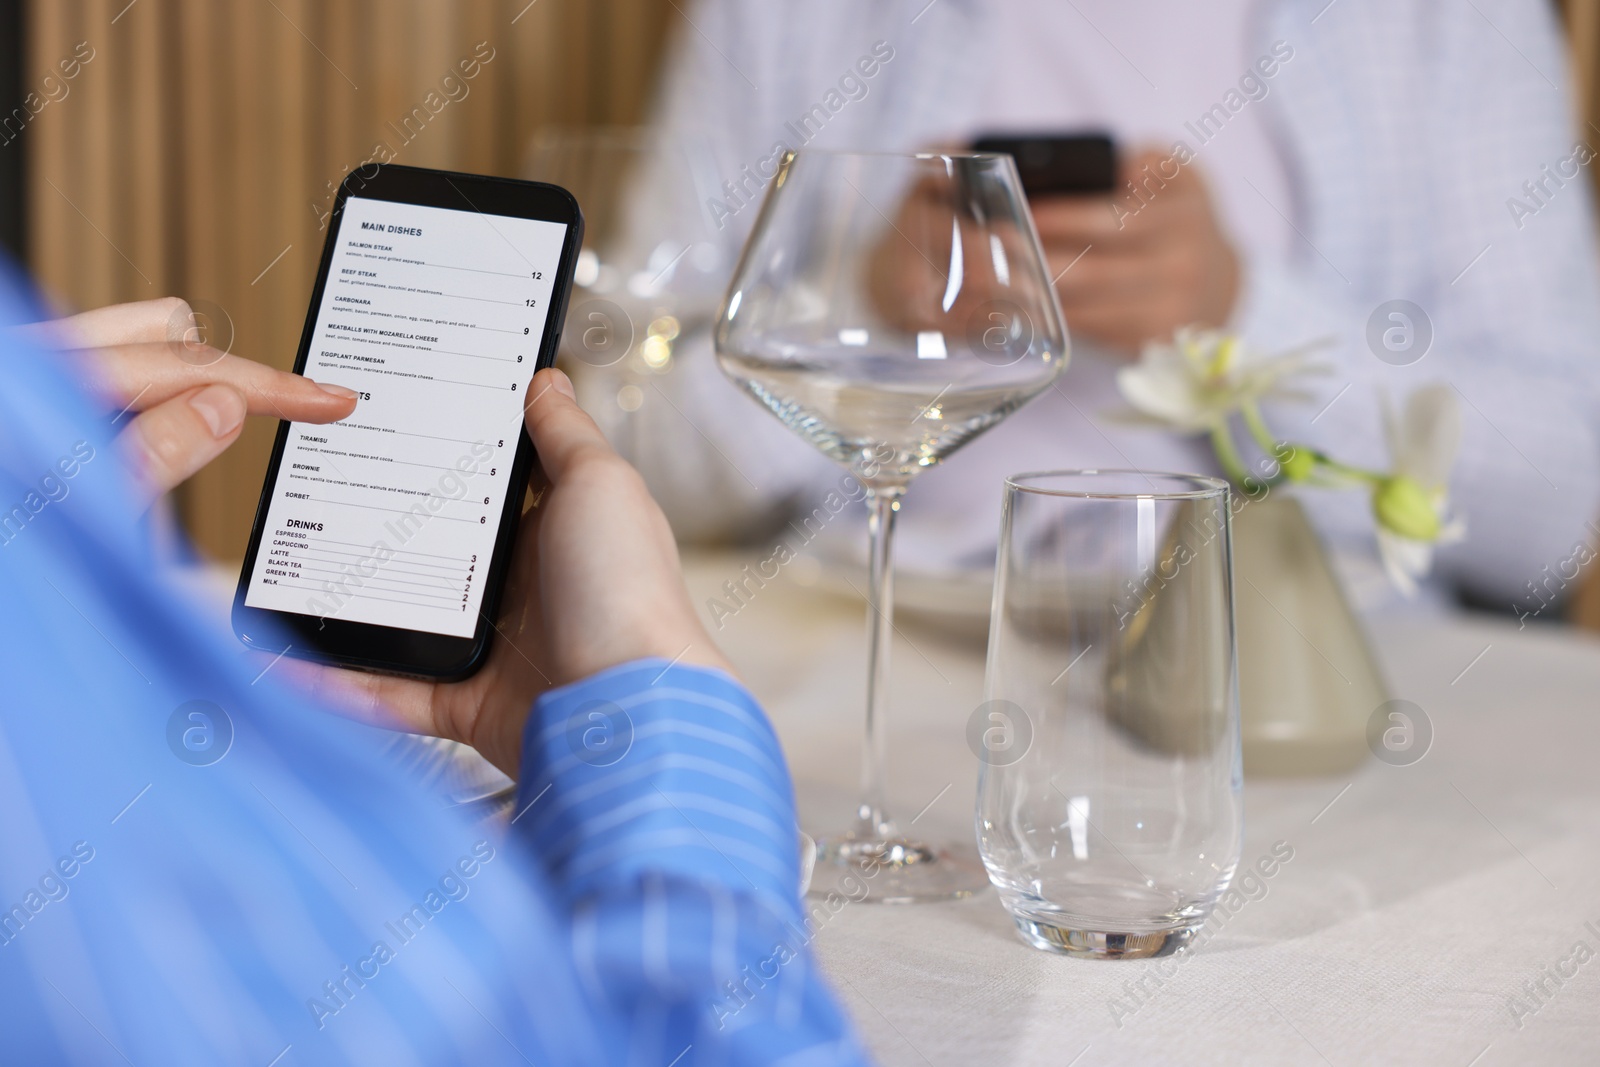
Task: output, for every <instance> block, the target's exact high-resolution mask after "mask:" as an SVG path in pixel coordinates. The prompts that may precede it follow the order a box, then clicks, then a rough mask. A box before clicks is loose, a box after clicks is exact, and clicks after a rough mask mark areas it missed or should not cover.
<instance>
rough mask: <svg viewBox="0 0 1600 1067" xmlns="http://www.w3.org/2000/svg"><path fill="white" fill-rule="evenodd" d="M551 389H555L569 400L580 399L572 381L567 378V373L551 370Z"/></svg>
mask: <svg viewBox="0 0 1600 1067" xmlns="http://www.w3.org/2000/svg"><path fill="white" fill-rule="evenodd" d="M550 388H552V389H554V390H555V391H556V392H558V393H560V394H561V395H562V396H564V397H566V398H567V399H568V400H576V399H578V394H577V392H576V391H574V389H573V388H572V379H571V378H568V377H567V372H566V371H563V370H556V369H555V368H553V367H552V368H551V370H550Z"/></svg>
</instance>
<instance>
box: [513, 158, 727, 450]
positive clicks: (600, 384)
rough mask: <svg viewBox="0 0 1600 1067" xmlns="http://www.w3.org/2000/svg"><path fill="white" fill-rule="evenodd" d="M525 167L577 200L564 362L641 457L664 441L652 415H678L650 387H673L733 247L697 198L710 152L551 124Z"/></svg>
mask: <svg viewBox="0 0 1600 1067" xmlns="http://www.w3.org/2000/svg"><path fill="white" fill-rule="evenodd" d="M523 174H524V175H525V176H526V177H529V178H534V179H537V180H539V181H547V182H553V183H555V184H557V185H560V186H563V187H565V188H566V189H568V190H569V191H571V192H572V194H573V195H574V196H576V197H577V198H578V203H580V204H581V205H583V215H584V236H583V248H582V250H581V251H580V252H579V254H578V262H577V268H576V270H575V272H574V275H573V286H574V291H573V294H572V299H571V302H570V304H569V306H568V308H567V318H566V324H565V326H564V328H563V329H562V332H561V365H562V366H563V368H565V369H566V370H567V371H568V372H569V374H570V375H571V377H572V379H573V382H574V384H575V385H576V386H577V389H578V395H579V399H580V400H581V401H582V402H583V405H584V408H585V409H586V410H588V411H589V412H591V413H592V414H593V415H594V416H595V419H596V421H598V422H599V423H600V426H601V429H602V430H603V431H604V432H605V434H606V436H607V438H608V439H609V440H610V441H611V444H612V446H613V447H615V448H616V449H617V451H618V452H620V453H621V454H622V455H623V456H624V457H626V458H627V459H628V460H629V461H630V462H632V463H633V464H634V465H635V466H647V465H648V461H649V460H650V459H651V458H652V457H653V456H654V455H655V454H656V453H658V452H659V444H660V442H661V441H663V440H670V439H672V434H671V433H670V432H669V431H668V430H663V429H661V428H660V427H659V426H657V425H656V421H657V420H659V419H665V420H668V421H675V420H677V419H678V418H679V416H678V415H677V414H676V413H675V412H674V411H672V409H671V408H670V407H668V406H665V405H660V404H655V405H652V404H650V403H649V400H650V394H651V393H652V392H653V391H655V390H657V389H663V388H665V389H666V390H667V391H668V392H670V391H671V389H672V382H671V378H670V376H671V375H672V373H673V370H674V368H675V366H676V363H677V357H678V354H679V351H680V349H682V348H683V346H684V345H686V344H688V343H690V342H691V341H692V340H694V339H695V338H696V336H697V335H699V337H700V339H701V340H703V339H704V333H705V331H707V330H709V329H710V326H711V322H712V317H713V316H714V315H715V314H716V310H717V302H718V301H719V300H720V299H721V298H722V294H723V291H724V290H725V289H726V288H727V284H728V274H729V272H730V270H731V269H732V266H733V259H734V256H735V254H736V253H737V251H738V247H737V244H736V243H734V241H733V238H732V236H731V231H727V230H725V229H719V228H718V227H717V226H716V225H715V224H714V223H713V221H712V218H711V216H710V215H709V214H708V213H707V211H706V208H705V206H704V205H705V203H706V202H707V200H708V199H710V200H718V199H720V196H721V194H720V192H719V191H718V190H717V188H716V180H715V168H714V167H713V166H712V155H711V150H710V148H709V146H708V145H706V144H705V143H704V141H703V140H702V139H701V138H699V137H697V136H695V135H693V134H691V133H687V132H684V133H678V132H667V131H663V130H656V129H651V128H645V127H630V126H599V127H582V128H572V129H563V128H550V129H545V130H541V131H540V132H539V133H538V134H536V135H535V136H534V138H533V141H532V143H531V144H530V146H529V148H528V154H527V158H526V161H525V162H524V164H523ZM673 429H675V426H674V427H673Z"/></svg>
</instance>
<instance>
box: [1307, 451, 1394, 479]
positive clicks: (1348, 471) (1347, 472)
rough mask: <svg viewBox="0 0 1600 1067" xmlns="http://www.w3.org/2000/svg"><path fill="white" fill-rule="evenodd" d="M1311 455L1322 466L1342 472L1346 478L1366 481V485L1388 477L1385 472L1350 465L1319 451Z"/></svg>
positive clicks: (1337, 472)
mask: <svg viewBox="0 0 1600 1067" xmlns="http://www.w3.org/2000/svg"><path fill="white" fill-rule="evenodd" d="M1313 455H1315V456H1316V457H1317V462H1318V463H1320V464H1322V466H1324V467H1327V468H1328V469H1329V470H1331V471H1333V472H1334V473H1335V474H1342V475H1344V476H1345V477H1347V478H1354V479H1356V480H1357V481H1362V482H1366V483H1367V484H1368V485H1377V484H1378V483H1379V482H1381V481H1383V480H1384V479H1385V478H1387V477H1388V475H1387V474H1384V473H1383V472H1381V471H1369V470H1366V469H1365V468H1363V467H1352V466H1350V465H1349V464H1348V463H1340V462H1339V461H1338V460H1336V459H1332V458H1330V457H1328V456H1325V455H1323V454H1322V453H1321V452H1315V453H1313Z"/></svg>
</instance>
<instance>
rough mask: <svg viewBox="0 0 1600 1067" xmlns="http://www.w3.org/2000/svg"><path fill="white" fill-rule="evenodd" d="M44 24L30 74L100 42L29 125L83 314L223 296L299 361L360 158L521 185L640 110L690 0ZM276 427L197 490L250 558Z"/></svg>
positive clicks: (217, 549) (212, 521)
mask: <svg viewBox="0 0 1600 1067" xmlns="http://www.w3.org/2000/svg"><path fill="white" fill-rule="evenodd" d="M28 21H29V37H30V39H29V42H28V48H29V61H30V66H31V72H30V74H29V75H28V78H27V80H28V81H29V82H31V83H34V84H36V83H37V82H38V80H39V79H40V78H42V77H43V76H44V74H45V73H47V72H48V71H50V70H51V69H53V68H54V66H55V64H56V63H57V62H58V61H59V60H60V59H62V58H64V57H67V56H70V55H71V54H72V51H73V47H74V45H76V44H77V42H79V41H87V42H88V44H89V45H90V47H92V48H93V49H94V58H93V59H92V60H91V61H90V62H89V63H88V64H87V65H85V66H84V68H83V70H82V73H81V74H80V75H79V76H78V77H77V78H76V79H75V80H74V81H73V82H72V83H71V91H70V93H69V94H68V96H67V97H66V98H65V99H64V100H61V101H59V102H55V103H51V104H50V105H49V106H47V107H46V108H45V110H44V111H42V112H41V113H40V114H39V115H38V116H37V117H36V118H35V119H34V120H33V122H32V123H31V124H30V127H29V129H28V130H27V131H26V133H25V134H24V136H26V137H28V138H29V139H30V140H29V149H30V157H29V170H30V173H29V179H28V195H29V198H30V211H31V221H32V224H33V230H32V240H31V249H30V258H31V261H32V262H31V266H32V268H33V270H34V272H35V274H36V276H37V277H38V278H39V280H40V282H41V284H42V285H43V286H44V287H45V289H46V291H47V292H48V293H50V294H51V295H52V296H53V297H54V298H55V299H56V300H57V301H58V302H59V303H60V304H61V305H62V307H63V308H64V309H72V308H84V307H93V306H96V305H100V304H106V303H111V302H114V301H119V300H138V299H144V298H147V297H152V296H158V295H164V294H167V293H176V294H178V295H180V296H184V297H187V298H189V299H190V300H191V301H193V302H196V303H201V302H205V303H206V304H209V305H214V306H215V307H216V308H219V309H221V315H220V317H222V318H224V320H225V321H226V320H231V323H232V327H233V329H232V333H233V344H232V350H233V351H234V352H235V353H237V354H240V355H245V356H249V357H251V358H254V359H259V360H261V361H263V362H267V363H271V364H273V365H275V366H280V367H287V366H289V365H290V364H291V363H292V361H293V359H294V351H295V346H296V344H297V343H298V341H299V336H300V328H301V325H302V322H303V319H304V316H305V310H306V301H307V299H308V297H309V295H310V289H311V283H312V280H313V277H314V275H315V272H316V263H317V258H318V256H319V254H320V252H321V248H322V238H323V231H322V227H321V222H320V219H319V217H318V212H319V211H322V210H326V205H327V204H328V203H329V202H330V201H331V194H332V189H333V187H334V186H336V185H337V183H338V182H339V180H340V179H341V178H342V177H343V176H344V174H345V173H346V172H347V171H348V170H350V169H351V168H353V167H355V166H357V165H359V164H361V163H362V162H363V161H365V160H367V159H369V158H371V157H372V156H373V154H374V150H375V148H376V147H377V146H379V145H380V144H381V145H383V146H385V148H386V150H392V151H393V152H394V153H395V158H396V161H397V162H401V163H410V164H415V165H417V166H434V167H448V168H452V169H458V170H467V171H477V172H482V173H490V174H513V175H514V174H516V173H518V171H519V169H520V167H521V164H522V159H523V155H524V151H525V148H526V145H527V143H528V141H529V139H530V137H531V136H532V135H533V133H534V132H535V130H537V129H538V128H539V127H541V126H546V125H561V126H573V125H588V124H622V123H630V122H637V121H639V120H640V119H641V118H642V117H643V116H644V114H645V110H646V104H647V98H648V94H649V91H650V87H651V86H652V84H653V83H654V80H655V77H656V72H657V68H658V64H659V59H660V55H661V52H662V50H663V48H664V47H665V46H666V41H667V38H668V36H669V34H670V33H674V32H682V31H681V30H680V29H678V28H677V26H676V25H675V24H681V22H682V19H681V17H680V16H679V15H678V14H677V13H676V12H674V10H673V4H672V0H535V2H534V3H532V4H529V3H528V2H527V0H134V2H133V3H131V4H130V3H129V0H34V2H33V3H32V5H31V7H30V11H29V20H28ZM480 41H483V42H487V43H488V45H489V46H490V47H492V48H493V49H494V58H493V59H492V60H491V61H490V62H489V63H488V64H486V65H484V66H483V69H482V73H480V75H479V76H478V77H477V78H476V79H474V80H472V81H471V82H469V83H468V86H469V92H468V94H467V95H466V97H465V98H464V99H462V100H460V101H459V102H454V101H453V102H451V103H449V104H447V105H446V106H445V107H444V108H443V109H442V110H441V111H440V112H439V113H438V114H437V115H433V116H430V118H429V120H428V121H427V123H426V124H424V125H422V126H421V128H420V131H417V132H414V133H412V134H409V135H408V134H407V133H406V132H405V130H404V125H403V122H404V118H405V116H406V115H408V114H409V113H410V112H411V110H412V108H413V107H417V106H420V105H422V104H423V101H424V98H425V97H426V96H427V94H428V92H429V91H430V90H434V91H437V90H439V89H440V83H441V81H442V79H443V78H444V77H445V76H446V75H447V74H449V73H450V72H451V71H452V70H454V68H455V66H456V64H457V62H458V61H460V60H462V59H465V58H468V57H469V56H470V55H471V54H472V52H473V48H474V46H475V45H476V44H477V43H478V42H480ZM441 95H443V94H442V93H441ZM414 126H415V124H414ZM280 253H281V258H278V257H279V256H280ZM275 429H276V427H275V426H274V425H273V424H271V423H270V422H269V421H268V420H253V422H252V425H251V426H250V427H249V428H248V429H247V430H246V432H245V434H244V436H243V437H242V438H241V440H240V442H239V443H238V444H237V445H235V447H234V448H233V449H231V450H230V452H229V454H228V455H227V456H225V457H224V458H223V459H222V460H220V461H218V462H217V463H215V464H213V465H212V466H211V467H210V468H208V469H207V470H205V471H204V472H202V473H201V474H200V475H198V476H196V477H195V478H194V479H193V480H192V481H191V482H190V483H189V484H188V485H186V486H184V487H183V489H182V490H181V492H180V504H181V508H182V512H183V515H184V518H185V521H186V522H187V524H188V525H189V527H190V529H191V531H192V532H193V533H194V534H195V537H196V539H197V541H198V542H199V543H200V545H201V546H202V548H204V549H205V550H207V551H209V552H210V553H212V554H213V555H216V556H218V557H219V558H224V559H237V558H238V557H239V556H240V555H241V554H242V553H243V549H244V542H245V539H246V537H247V536H248V533H249V524H250V519H251V516H252V513H253V509H254V507H255V501H256V496H257V493H258V492H259V489H260V485H261V478H262V475H263V473H264V471H265V467H266V459H267V453H268V452H269V451H270V448H271V441H272V436H273V433H274V432H275Z"/></svg>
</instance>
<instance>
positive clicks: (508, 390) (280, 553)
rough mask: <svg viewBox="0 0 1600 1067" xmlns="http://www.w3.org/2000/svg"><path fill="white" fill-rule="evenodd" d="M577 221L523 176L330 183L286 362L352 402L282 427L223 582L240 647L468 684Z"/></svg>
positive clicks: (511, 520)
mask: <svg viewBox="0 0 1600 1067" xmlns="http://www.w3.org/2000/svg"><path fill="white" fill-rule="evenodd" d="M582 239H583V216H582V213H581V212H580V211H579V209H578V202H577V201H576V200H575V199H573V196H572V194H571V193H569V192H567V191H566V190H565V189H562V188H560V187H558V186H554V185H546V184H543V183H539V182H528V181H513V180H509V179H505V178H487V177H481V176H478V175H471V174H453V173H449V172H446V171H436V170H422V169H419V168H416V167H401V166H395V165H392V164H387V163H385V164H369V165H367V166H365V167H362V168H359V169H357V170H356V171H353V172H352V173H351V174H350V175H349V176H347V177H346V178H345V180H344V181H343V182H342V183H341V184H340V186H339V190H338V193H337V195H336V198H335V200H334V206H333V211H332V213H331V215H330V216H329V223H328V237H327V241H326V243H325V244H324V245H323V249H322V263H321V266H320V267H319V268H318V270H317V282H316V288H315V289H314V290H313V291H312V294H311V308H310V311H309V312H308V313H307V315H306V324H305V329H304V331H303V332H302V334H301V336H300V349H299V353H298V355H297V356H296V359H295V366H294V369H295V372H296V373H298V374H304V375H307V376H309V377H311V378H314V379H316V380H317V381H319V382H330V383H333V384H336V385H343V386H347V387H348V388H350V389H354V390H356V391H357V392H358V393H359V394H360V402H359V403H358V404H357V406H356V410H355V412H354V413H353V414H352V415H350V417H349V418H347V419H345V420H344V421H342V422H338V423H334V424H332V425H325V426H317V425H312V424H310V423H295V422H283V423H280V424H279V426H278V437H277V441H276V443H275V444H274V445H273V449H272V464H271V466H270V467H269V468H268V469H267V478H266V484H265V486H264V487H263V488H262V491H261V503H260V504H259V505H258V506H257V508H256V517H255V526H254V528H253V530H252V531H251V534H250V546H249V549H248V551H247V552H246V553H245V558H244V569H243V571H242V572H241V573H240V576H239V587H238V590H237V592H236V593H235V594H234V601H233V626H234V631H235V632H236V633H237V634H238V635H239V638H240V639H241V640H242V641H244V643H245V644H247V645H250V646H252V647H255V648H259V649H262V650H264V651H267V652H272V653H276V654H286V655H291V656H298V657H301V658H304V659H311V660H317V661H320V662H324V663H334V664H338V665H340V666H345V667H352V668H356V669H361V670H372V671H382V672H386V673H393V674H405V675H413V676H417V677H424V678H433V679H445V680H449V679H460V678H465V677H467V676H468V675H470V674H472V673H473V672H474V671H475V670H477V669H478V668H479V667H480V666H481V665H482V664H483V661H484V658H485V656H486V655H487V653H488V649H489V642H490V638H491V637H492V635H493V633H494V623H493V620H494V619H495V617H496V612H497V610H498V608H499V602H500V594H501V589H502V587H503V585H504V582H505V577H506V572H507V569H508V567H509V564H510V560H511V553H512V548H513V541H514V540H515V534H516V528H517V523H518V519H519V518H520V515H521V511H522V503H523V496H524V492H525V490H526V488H527V485H528V474H529V469H530V467H531V465H532V464H533V463H534V462H535V457H534V453H533V445H532V443H531V442H530V441H529V440H528V437H527V434H526V433H525V431H524V430H523V422H522V412H523V402H524V400H525V399H526V397H527V390H528V380H529V379H530V378H532V377H533V374H534V371H536V370H538V369H539V368H542V367H548V366H550V365H551V364H552V363H553V362H554V361H555V355H556V348H557V345H558V343H559V341H560V334H561V321H562V318H563V316H564V314H565V311H566V304H567V298H568V295H569V293H570V291H571V288H572V272H573V269H574V266H575V264H576V262H577V256H578V249H579V247H580V246H581V244H582Z"/></svg>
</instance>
